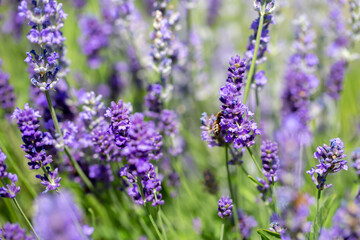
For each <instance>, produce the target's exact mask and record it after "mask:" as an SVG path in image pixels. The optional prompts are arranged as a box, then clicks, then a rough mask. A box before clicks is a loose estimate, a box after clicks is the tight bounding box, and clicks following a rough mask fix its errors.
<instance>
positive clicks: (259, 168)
mask: <svg viewBox="0 0 360 240" xmlns="http://www.w3.org/2000/svg"><path fill="white" fill-rule="evenodd" d="M246 149H247V150H248V152H249V154H250V156H251V158H252V160H253V161H254V163H255V165H256V168H257V169H258V170H259V172H260V174H262V175H263V176H264V177H265V178H266V176H265V175H264V173H263V171H262V170H261V167H260V165H259V163H258V162H257V161H256V159H255V156H254V154H253V152H252V151H251V149H250V148H249V147H246Z"/></svg>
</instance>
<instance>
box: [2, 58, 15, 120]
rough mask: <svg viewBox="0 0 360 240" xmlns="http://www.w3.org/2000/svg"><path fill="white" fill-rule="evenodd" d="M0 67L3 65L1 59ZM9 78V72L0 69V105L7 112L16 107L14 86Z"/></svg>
mask: <svg viewBox="0 0 360 240" xmlns="http://www.w3.org/2000/svg"><path fill="white" fill-rule="evenodd" d="M0 67H2V61H1V59H0ZM9 78H10V76H9V74H7V73H6V72H3V71H2V70H1V69H0V107H1V108H2V109H3V110H4V112H5V113H6V114H9V113H11V112H12V111H13V110H14V107H15V95H14V88H13V86H12V85H11V84H10V83H9Z"/></svg>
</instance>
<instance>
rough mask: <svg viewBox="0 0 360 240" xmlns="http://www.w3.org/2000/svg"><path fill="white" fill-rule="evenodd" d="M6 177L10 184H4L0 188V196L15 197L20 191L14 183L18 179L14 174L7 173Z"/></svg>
mask: <svg viewBox="0 0 360 240" xmlns="http://www.w3.org/2000/svg"><path fill="white" fill-rule="evenodd" d="M7 178H8V179H9V180H10V181H11V184H6V185H5V186H4V187H1V188H0V197H2V198H15V196H16V194H17V193H18V192H20V187H17V186H16V185H15V183H16V182H17V181H18V177H17V175H16V174H12V173H8V174H7Z"/></svg>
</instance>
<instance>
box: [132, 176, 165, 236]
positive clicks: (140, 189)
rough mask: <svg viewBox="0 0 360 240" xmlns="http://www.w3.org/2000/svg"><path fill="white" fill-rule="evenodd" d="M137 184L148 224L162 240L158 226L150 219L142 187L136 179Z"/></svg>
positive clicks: (139, 180)
mask: <svg viewBox="0 0 360 240" xmlns="http://www.w3.org/2000/svg"><path fill="white" fill-rule="evenodd" d="M137 184H138V187H139V192H140V195H141V198H142V199H143V201H144V205H145V210H146V213H147V215H148V216H149V219H150V222H151V224H152V225H153V227H154V229H155V232H156V234H157V235H158V237H159V239H161V240H163V237H162V235H161V233H160V230H159V228H158V226H157V225H156V223H155V221H154V218H153V217H152V215H151V213H150V211H149V208H148V206H147V204H146V200H145V197H144V192H143V187H142V185H141V179H140V178H139V177H138V178H137Z"/></svg>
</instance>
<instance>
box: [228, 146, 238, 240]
mask: <svg viewBox="0 0 360 240" xmlns="http://www.w3.org/2000/svg"><path fill="white" fill-rule="evenodd" d="M228 148H229V146H228V145H227V144H225V160H226V161H225V164H226V172H227V180H228V184H229V191H230V196H231V199H233V200H234V208H235V210H234V211H233V213H234V219H235V229H236V235H237V238H238V239H242V237H241V233H240V231H239V229H238V228H239V218H238V214H237V202H236V200H235V198H234V193H233V189H232V183H231V176H230V170H229V151H228Z"/></svg>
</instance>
